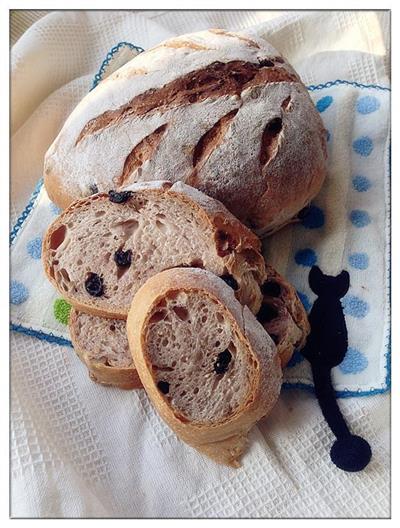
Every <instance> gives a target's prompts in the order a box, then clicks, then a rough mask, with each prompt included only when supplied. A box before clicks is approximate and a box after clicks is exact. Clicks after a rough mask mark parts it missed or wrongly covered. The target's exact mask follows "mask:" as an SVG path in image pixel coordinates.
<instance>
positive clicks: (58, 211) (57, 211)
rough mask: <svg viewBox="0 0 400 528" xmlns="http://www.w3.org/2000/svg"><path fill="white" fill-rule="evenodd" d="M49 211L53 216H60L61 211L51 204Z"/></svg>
mask: <svg viewBox="0 0 400 528" xmlns="http://www.w3.org/2000/svg"><path fill="white" fill-rule="evenodd" d="M50 210H51V212H52V213H53V214H55V215H59V214H61V209H60V208H59V207H58V206H57V205H56V204H55V203H53V202H51V204H50Z"/></svg>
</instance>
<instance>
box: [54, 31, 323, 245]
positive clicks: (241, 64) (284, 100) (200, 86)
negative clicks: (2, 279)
mask: <svg viewBox="0 0 400 528" xmlns="http://www.w3.org/2000/svg"><path fill="white" fill-rule="evenodd" d="M326 157H327V152H326V131H325V129H324V127H323V125H322V121H321V119H320V116H319V114H318V112H317V111H316V109H315V107H314V104H313V102H312V100H311V98H310V96H309V94H308V92H307V90H306V88H305V86H304V85H303V84H302V82H301V81H300V78H299V77H298V75H297V74H296V72H295V71H294V70H293V68H292V67H291V66H290V65H289V64H288V63H287V62H286V60H285V59H284V58H283V57H282V56H281V55H280V54H279V53H278V52H277V51H276V50H275V49H274V48H273V47H272V46H271V45H270V44H268V42H266V41H265V40H264V39H260V38H257V37H251V38H250V37H248V36H246V35H243V34H240V33H237V34H236V33H230V32H228V31H224V30H220V29H210V30H208V31H202V32H199V33H193V34H189V35H183V36H181V37H177V38H174V39H171V40H167V41H165V42H162V43H161V44H159V45H158V46H156V47H154V48H152V49H150V50H148V51H146V52H144V53H141V54H140V55H138V56H137V57H135V58H134V59H132V60H131V61H130V62H128V63H127V64H126V65H124V66H123V67H122V68H120V69H119V70H118V71H116V72H115V73H114V74H112V75H111V76H110V77H108V78H106V79H105V80H104V81H103V82H101V83H100V84H99V85H98V86H97V87H96V88H95V89H94V90H93V91H91V92H90V93H89V94H88V95H87V96H86V97H85V98H84V99H83V100H82V101H81V102H80V103H79V104H78V106H77V107H76V108H75V110H74V111H73V112H72V114H71V115H70V117H69V118H68V119H67V121H66V122H65V125H64V127H63V128H62V130H61V132H60V133H59V135H58V137H57V138H56V139H55V141H54V143H53V144H52V146H51V147H50V148H49V150H48V152H47V154H46V158H45V169H44V181H45V185H46V189H47V192H48V194H49V197H50V199H51V200H53V201H54V202H55V203H56V204H57V205H59V206H60V207H61V208H65V207H67V206H68V205H69V204H70V203H71V202H72V201H74V200H76V199H78V198H83V197H86V196H89V195H90V194H93V193H95V192H98V191H100V192H104V191H108V190H109V189H117V190H121V189H124V188H125V187H126V186H128V185H130V184H132V183H133V182H138V181H148V180H160V179H163V180H169V181H171V182H176V181H178V180H179V181H183V182H185V183H187V184H189V185H191V186H193V187H197V188H198V189H200V190H202V191H203V192H205V193H206V194H208V195H210V196H212V197H213V198H217V199H218V200H220V201H221V202H223V203H224V204H225V205H226V207H227V208H228V209H229V210H230V211H231V212H232V213H233V214H234V215H235V216H237V217H238V218H239V219H240V220H241V221H243V222H244V223H246V224H247V225H248V226H250V227H251V228H252V229H254V230H255V231H256V232H257V233H258V234H259V235H266V234H268V233H271V232H273V231H275V230H276V229H278V228H279V227H281V226H282V225H284V224H286V223H288V222H290V221H292V220H293V219H294V218H295V216H296V214H297V212H298V211H299V210H300V209H302V208H303V207H305V206H306V205H307V204H308V203H309V202H310V200H311V199H312V198H313V197H314V196H315V195H316V194H317V193H318V191H319V189H320V187H321V185H322V182H323V180H324V176H325V171H326Z"/></svg>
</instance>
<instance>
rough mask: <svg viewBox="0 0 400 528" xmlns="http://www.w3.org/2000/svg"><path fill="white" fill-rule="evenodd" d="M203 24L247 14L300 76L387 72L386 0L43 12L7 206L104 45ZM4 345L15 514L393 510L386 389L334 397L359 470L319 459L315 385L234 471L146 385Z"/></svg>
mask: <svg viewBox="0 0 400 528" xmlns="http://www.w3.org/2000/svg"><path fill="white" fill-rule="evenodd" d="M260 24H262V26H261V27H260V26H258V25H260ZM212 26H213V27H224V28H227V29H230V30H235V29H242V28H249V27H255V26H258V27H257V30H258V31H260V29H262V31H263V34H265V36H268V38H269V40H270V41H271V42H272V44H273V45H275V46H276V47H277V48H278V49H279V50H280V51H281V52H282V53H283V54H284V55H285V56H286V57H287V58H288V59H289V61H290V62H291V63H292V64H293V65H294V67H295V68H296V69H297V70H298V71H299V73H300V75H301V76H302V78H303V80H304V82H305V83H306V84H311V83H314V84H316V83H321V82H326V81H328V80H332V79H333V78H344V79H347V80H354V81H358V82H361V83H366V84H368V83H377V84H383V85H388V83H389V80H388V64H389V62H388V47H389V42H388V38H389V15H388V14H387V13H377V12H357V13H356V12H335V13H333V12H332V13H326V12H325V13H322V12H316V13H315V12H299V13H296V12H291V13H279V12H273V13H268V12H256V11H252V12H246V11H243V12H232V11H231V12H230V11H225V12H198V13H195V12H152V11H147V12H53V13H51V14H48V15H46V16H44V17H43V18H41V19H40V20H39V21H38V22H36V23H35V24H34V25H33V26H32V27H30V29H29V30H28V31H27V32H26V33H24V35H23V36H22V37H21V38H20V39H19V40H18V41H17V43H16V44H15V45H14V47H13V51H12V98H11V105H12V167H11V168H12V174H11V178H12V188H11V195H12V196H11V198H12V216H13V218H15V217H16V215H17V214H18V212H20V211H21V210H22V208H23V206H24V205H25V202H26V201H27V199H28V197H29V195H30V193H31V192H32V190H33V188H34V185H35V183H36V181H37V180H38V178H39V177H40V176H41V171H42V163H43V155H44V152H45V151H46V149H47V147H48V145H49V144H50V143H51V141H52V139H53V138H54V136H55V135H56V133H57V131H58V130H59V128H60V126H61V125H62V123H63V121H64V120H65V118H66V116H67V115H68V114H69V112H70V111H71V110H72V108H73V107H74V106H75V105H76V103H77V102H78V101H79V100H80V99H81V98H82V97H83V96H84V95H85V93H86V92H87V91H88V88H89V87H90V83H91V79H92V77H93V74H94V72H95V71H96V70H97V68H98V65H99V63H100V62H101V60H102V59H103V57H104V53H105V51H107V50H108V49H110V48H111V47H112V46H113V45H114V44H115V43H116V42H119V41H122V40H127V41H129V42H133V43H135V44H138V45H140V46H142V47H143V48H148V47H150V46H151V45H153V44H156V43H157V42H159V41H160V40H162V39H164V38H167V37H169V36H173V35H177V34H180V33H184V32H188V31H195V30H199V29H206V28H207V27H212ZM11 351H12V379H11V382H12V417H11V418H12V423H11V426H12V437H11V440H12V445H11V456H12V467H11V469H12V481H11V483H12V489H11V492H12V515H13V516H18V517H24V516H33V517H46V516H65V517H88V516H90V517H129V516H131V517H158V516H159V517H175V516H177V517H260V516H261V517H388V516H389V396H388V395H380V396H374V397H368V398H359V399H354V398H351V399H347V400H341V402H340V405H341V407H342V409H343V412H344V414H345V416H346V418H347V419H348V420H349V423H350V424H351V428H352V429H353V431H354V432H355V433H356V434H361V435H364V436H365V438H367V439H368V440H369V441H370V443H371V446H372V450H373V455H374V456H373V459H372V461H371V463H370V465H369V466H368V468H367V469H366V470H365V471H364V472H362V473H359V474H354V475H352V474H346V473H343V472H341V471H340V470H338V469H336V468H335V467H334V466H333V465H332V464H331V462H330V460H329V447H330V445H331V443H332V441H333V435H332V434H331V433H330V431H329V429H328V427H327V426H326V425H325V423H324V421H323V419H322V417H321V414H320V411H319V408H318V406H317V404H316V402H315V399H314V397H313V396H310V395H309V394H306V393H302V392H300V391H296V390H291V391H286V392H284V393H283V394H282V397H281V399H280V401H279V403H278V405H277V407H276V408H275V410H274V412H273V414H272V415H271V416H270V417H269V418H268V419H267V420H265V421H263V422H261V423H260V425H259V427H258V428H256V429H255V430H254V431H253V433H252V435H251V446H250V450H249V452H248V453H247V454H246V456H245V457H244V459H243V466H242V468H241V469H239V470H236V471H234V470H231V469H228V468H223V467H220V466H217V465H215V464H213V463H212V462H210V461H208V460H207V459H205V458H203V457H201V456H199V455H198V454H196V452H194V451H192V450H191V449H190V448H188V447H186V446H185V445H184V444H182V443H181V442H180V441H179V440H177V438H176V437H175V435H174V434H173V433H172V432H171V431H170V430H169V429H168V428H167V427H166V426H165V425H164V424H163V422H162V421H161V420H160V419H159V418H158V416H157V415H156V414H155V413H154V411H153V409H152V407H151V406H150V405H149V403H148V401H147V398H146V396H145V395H144V394H143V392H135V393H125V392H121V391H118V390H116V389H104V388H102V387H98V386H97V385H95V384H93V383H89V382H88V379H87V375H86V372H85V368H84V367H83V366H82V365H81V364H80V362H79V361H77V359H76V358H75V356H74V355H73V353H71V350H70V349H68V348H63V347H59V346H55V345H50V344H48V343H45V342H42V341H38V340H36V339H34V338H28V337H26V336H22V335H19V334H12V335H11Z"/></svg>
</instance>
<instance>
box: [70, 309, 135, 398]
mask: <svg viewBox="0 0 400 528" xmlns="http://www.w3.org/2000/svg"><path fill="white" fill-rule="evenodd" d="M69 332H70V335H71V341H72V345H73V347H74V350H75V352H76V353H77V355H78V357H79V358H80V359H81V360H82V361H83V363H85V365H86V366H87V368H88V370H89V376H90V378H91V379H92V380H93V381H96V382H97V383H101V384H102V385H112V386H114V387H118V388H120V389H140V388H142V384H141V382H140V379H139V376H138V374H137V371H136V369H135V366H134V364H133V360H132V355H131V353H130V351H129V345H128V338H127V336H126V323H125V321H121V320H118V319H105V318H103V317H97V316H95V315H90V314H86V313H83V312H78V311H77V310H74V309H72V310H71V313H70V317H69Z"/></svg>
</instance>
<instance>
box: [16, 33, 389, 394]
mask: <svg viewBox="0 0 400 528" xmlns="http://www.w3.org/2000/svg"><path fill="white" fill-rule="evenodd" d="M124 46H128V47H129V48H130V49H135V50H137V51H138V52H139V53H142V52H143V51H144V50H143V48H141V47H140V46H135V45H134V44H131V43H130V42H119V43H118V44H117V45H116V46H114V47H113V48H112V49H111V50H110V51H109V52H108V53H107V56H106V58H105V59H104V61H103V62H102V64H101V66H100V69H99V71H98V72H97V73H96V75H95V77H94V80H93V85H92V88H91V90H93V88H95V87H96V86H97V85H98V83H99V82H100V81H101V76H102V75H103V73H104V71H105V68H106V67H107V66H108V64H109V63H110V60H111V59H112V57H113V56H114V54H115V53H117V51H118V50H119V49H120V48H122V47H124ZM340 84H342V85H351V86H356V87H357V88H374V89H376V90H384V91H389V92H390V91H391V89H390V88H388V87H386V86H379V85H377V84H361V83H358V82H356V81H347V80H343V79H336V80H335V81H328V82H326V83H323V84H317V85H313V84H312V85H309V86H307V89H308V90H309V91H315V90H322V89H323V88H331V87H332V86H338V85H340ZM388 155H389V210H388V213H389V214H388V227H389V230H390V228H391V210H390V181H391V145H389V149H388ZM42 185H43V179H42V178H41V179H40V180H39V181H38V183H37V185H36V188H35V190H34V191H33V193H32V196H31V198H30V200H29V202H28V204H27V205H26V207H25V209H24V210H23V212H22V214H21V215H20V217H19V218H18V220H17V222H16V224H15V225H14V227H13V229H12V231H11V233H10V244H12V243H13V242H14V240H15V239H16V237H17V234H18V232H19V231H20V229H21V227H22V225H23V224H24V222H25V221H26V219H27V218H28V217H29V215H30V213H31V211H32V209H33V207H34V205H35V203H36V199H37V197H38V195H39V193H40V190H41V188H42ZM387 242H388V257H389V262H388V281H389V282H388V296H389V306H390V300H391V289H390V280H391V279H390V276H391V261H390V260H391V247H390V236H389V240H388V241H387ZM390 321H391V319H390V315H389V331H388V335H387V346H386V353H385V358H386V365H385V368H386V378H385V382H386V387H384V388H382V389H371V390H369V391H350V390H346V391H336V392H335V393H336V397H337V398H351V397H359V396H372V395H373V394H383V393H385V392H388V391H389V390H390V388H391V332H390V324H391V322H390ZM10 329H11V330H13V331H14V332H20V333H22V334H26V335H28V336H33V337H36V338H37V339H41V340H43V341H47V342H49V343H55V344H57V345H61V346H68V347H72V343H71V341H69V340H68V339H65V338H63V337H58V336H55V335H54V334H53V333H52V332H49V333H45V332H42V331H41V330H33V329H32V328H26V327H25V326H22V325H16V324H14V323H10ZM282 388H283V389H301V390H306V391H308V392H311V393H313V394H314V387H313V386H312V385H307V384H306V383H290V382H285V383H283V385H282Z"/></svg>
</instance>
